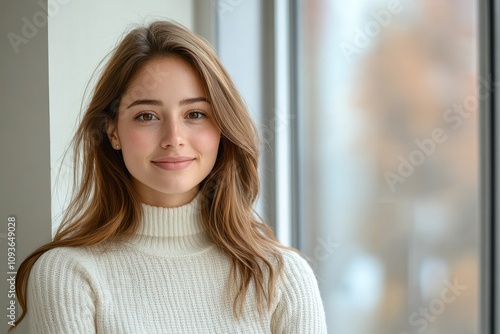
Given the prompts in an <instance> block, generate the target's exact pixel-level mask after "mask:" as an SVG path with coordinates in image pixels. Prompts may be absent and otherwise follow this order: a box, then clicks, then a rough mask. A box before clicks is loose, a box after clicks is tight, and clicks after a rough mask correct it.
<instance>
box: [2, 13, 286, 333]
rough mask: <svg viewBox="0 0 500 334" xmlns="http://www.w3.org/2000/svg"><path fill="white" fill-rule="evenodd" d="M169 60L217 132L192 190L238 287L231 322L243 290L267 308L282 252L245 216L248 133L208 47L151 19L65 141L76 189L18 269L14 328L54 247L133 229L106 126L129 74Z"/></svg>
mask: <svg viewBox="0 0 500 334" xmlns="http://www.w3.org/2000/svg"><path fill="white" fill-rule="evenodd" d="M168 55H176V56H180V57H181V58H183V59H184V60H186V61H187V62H189V63H190V64H191V65H192V66H193V68H194V69H195V70H196V71H197V73H198V75H199V76H200V78H201V79H202V82H203V83H204V85H205V89H206V91H207V94H208V98H209V100H210V103H211V104H212V108H213V110H214V116H213V117H214V122H215V124H216V126H218V127H219V128H220V130H221V133H222V137H221V141H220V146H219V152H218V157H217V161H216V163H215V166H214V168H213V170H212V171H211V172H210V174H209V175H208V176H207V177H206V178H205V180H203V182H202V183H201V184H200V190H199V191H200V192H201V194H202V196H201V197H200V198H201V199H200V208H201V209H200V215H201V220H202V223H203V225H204V227H205V229H206V231H207V233H208V234H209V236H210V237H211V239H212V240H213V241H214V242H215V243H216V245H217V246H218V247H219V248H220V249H221V250H223V251H224V252H225V253H226V254H227V255H228V256H229V258H230V259H231V262H232V266H231V272H230V276H231V278H232V280H230V281H231V282H232V284H236V287H237V289H236V291H237V293H236V295H235V298H234V302H233V312H234V316H236V317H239V316H240V315H241V314H242V312H243V305H244V301H245V298H246V294H247V291H248V288H249V286H250V284H251V283H253V285H254V287H255V293H256V299H257V304H258V311H259V313H260V314H262V312H263V310H264V309H265V308H269V307H270V305H271V303H272V301H273V298H274V296H275V292H276V288H275V285H276V280H277V278H278V276H279V274H280V273H281V271H282V269H281V268H282V266H283V258H282V256H281V253H280V251H279V248H280V247H283V246H281V245H280V244H279V243H278V242H277V241H276V239H275V237H274V234H273V232H272V230H271V229H270V228H269V226H267V225H266V224H264V223H263V222H261V220H260V219H257V218H256V217H257V216H256V214H255V212H254V210H253V204H254V202H255V200H256V198H257V194H258V191H259V179H258V172H257V162H258V143H257V141H258V137H257V134H256V130H255V126H254V124H253V122H252V120H251V118H250V116H249V114H248V112H247V110H246V107H245V104H244V103H243V100H242V98H241V96H240V94H239V93H238V91H237V90H236V87H235V85H234V83H233V82H232V81H231V79H230V78H229V76H228V74H227V72H226V70H225V69H224V67H223V66H222V64H221V63H220V61H219V59H218V57H217V56H216V54H215V52H214V51H213V50H212V49H211V47H210V46H209V45H208V44H207V43H206V42H205V41H203V40H202V39H200V38H199V37H197V36H196V35H194V34H193V33H191V32H189V31H188V30H187V29H185V28H183V27H182V26H180V25H178V24H175V23H171V22H165V21H157V22H153V23H151V24H150V25H148V26H147V27H139V28H135V29H133V30H132V31H130V32H129V33H128V34H127V35H126V36H125V37H124V39H123V40H122V41H121V43H119V44H118V46H117V47H116V48H115V50H114V51H113V53H112V54H111V57H110V59H109V61H108V63H107V65H106V66H105V67H104V69H103V71H102V74H101V76H100V78H99V80H98V82H97V85H96V87H95V89H94V92H93V94H92V99H91V101H90V103H89V106H88V107H87V108H86V112H85V113H84V115H83V117H82V120H81V123H80V125H79V127H78V129H77V131H76V134H75V136H74V138H73V142H72V145H73V150H74V164H75V168H76V170H75V174H74V178H75V182H77V183H76V186H77V187H76V191H75V194H74V196H73V199H72V201H71V203H70V204H69V207H68V209H67V210H66V212H65V215H64V217H63V223H62V224H61V226H60V227H59V229H58V232H57V234H56V235H55V237H54V239H53V241H52V242H49V243H48V244H45V245H43V246H41V247H39V248H38V249H37V250H35V251H34V252H33V253H32V254H31V255H29V256H28V258H26V260H24V261H23V263H22V264H21V266H20V267H19V270H18V273H17V278H16V292H17V298H18V301H19V305H20V306H21V307H22V309H23V312H22V314H21V316H20V317H19V319H18V320H17V321H16V325H17V324H19V323H20V322H21V321H22V320H23V318H24V317H25V315H26V313H27V311H28V309H27V300H26V298H27V296H26V294H27V286H28V279H29V275H30V271H31V268H32V267H33V265H34V264H35V262H36V261H37V259H38V258H39V257H40V256H41V255H42V254H43V253H45V252H46V251H48V250H50V249H53V248H56V247H62V246H77V247H78V246H89V245H95V244H100V243H103V242H105V241H117V240H119V239H125V238H127V237H130V236H131V235H133V234H134V232H135V231H136V230H137V228H138V225H139V223H140V219H141V216H142V211H141V203H140V200H139V196H138V194H137V193H136V191H135V190H134V188H133V186H132V183H131V180H130V176H129V173H128V171H127V169H126V167H125V164H124V162H123V158H122V156H121V154H120V153H119V152H118V151H116V150H114V149H113V148H112V146H111V143H110V141H109V139H108V137H107V135H106V130H105V125H106V122H114V121H116V118H117V113H118V112H117V110H118V104H119V101H120V97H121V96H122V94H123V93H124V92H125V90H126V88H127V85H128V84H129V83H130V81H131V79H132V78H133V76H134V75H135V74H136V73H137V72H138V71H139V70H140V69H141V68H142V67H143V66H144V64H145V63H146V62H147V61H149V60H151V59H152V58H154V57H158V56H168ZM78 166H80V168H81V170H80V169H78ZM76 180H78V181H76ZM11 329H13V327H11Z"/></svg>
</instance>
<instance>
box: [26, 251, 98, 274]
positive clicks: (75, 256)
mask: <svg viewBox="0 0 500 334" xmlns="http://www.w3.org/2000/svg"><path fill="white" fill-rule="evenodd" d="M93 262H94V261H93V256H92V251H90V250H89V249H88V248H86V247H55V248H52V249H50V250H48V251H46V252H45V253H43V254H42V255H41V256H40V257H39V258H38V259H37V260H36V262H35V264H34V265H33V267H32V268H31V274H30V275H33V276H44V275H47V274H48V275H53V274H55V273H62V272H64V271H86V268H92V267H93V266H94V265H93Z"/></svg>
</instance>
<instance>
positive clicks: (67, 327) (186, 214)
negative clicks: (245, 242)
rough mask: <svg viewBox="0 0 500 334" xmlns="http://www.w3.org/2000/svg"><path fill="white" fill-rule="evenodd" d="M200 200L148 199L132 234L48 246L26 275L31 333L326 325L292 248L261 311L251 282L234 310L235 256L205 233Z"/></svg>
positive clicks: (248, 332) (312, 283)
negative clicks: (240, 310)
mask: <svg viewBox="0 0 500 334" xmlns="http://www.w3.org/2000/svg"><path fill="white" fill-rule="evenodd" d="M198 202H199V197H196V198H195V199H194V200H193V201H192V202H191V203H189V204H186V205H184V206H181V207H177V208H158V207H152V206H148V205H144V204H143V209H144V217H143V221H142V222H141V225H140V228H139V231H138V233H137V234H136V236H135V237H134V238H132V240H130V241H128V242H126V243H120V244H112V245H108V247H106V248H103V247H102V246H99V247H98V246H92V247H85V248H83V247H60V248H55V249H52V250H50V251H48V252H46V253H45V254H43V255H42V256H41V257H40V259H39V260H38V261H37V262H36V263H35V265H34V266H33V269H32V271H31V276H30V278H29V282H28V295H27V299H28V308H29V309H28V315H29V322H30V330H31V333H32V334H45V333H46V334H59V333H60V334H79V333H81V334H84V333H85V334H90V333H102V334H127V333H130V334H141V333H175V334H178V333H189V334H195V333H224V334H226V333H244V334H252V333H304V334H315V333H326V324H325V314H324V310H323V305H322V302H321V298H320V294H319V291H318V286H317V282H316V279H315V277H314V274H313V272H312V270H311V268H310V267H309V265H308V264H307V263H306V262H305V261H304V260H303V259H302V258H301V257H300V256H299V255H297V254H295V253H293V252H289V251H283V256H284V260H285V272H284V275H283V276H282V279H281V280H279V281H278V286H277V288H278V289H277V291H278V293H277V299H276V300H275V302H274V304H273V305H272V307H271V309H270V310H269V311H268V312H266V314H265V315H264V317H263V319H262V321H261V320H260V319H259V317H258V313H257V311H256V310H257V306H256V299H255V292H254V289H253V287H252V286H251V287H250V289H249V290H248V294H247V299H246V302H245V309H244V310H245V313H244V316H243V317H242V318H240V319H236V318H235V317H234V316H233V309H232V306H233V304H232V303H233V301H234V293H235V291H234V289H233V290H232V289H230V288H229V286H230V285H229V272H230V267H231V262H230V259H229V258H228V257H227V256H226V255H225V254H224V253H223V252H222V251H220V250H219V249H218V248H217V247H216V246H215V245H214V244H213V242H211V241H210V240H209V238H208V236H207V234H206V233H204V231H203V227H202V225H201V222H200V220H199V210H198Z"/></svg>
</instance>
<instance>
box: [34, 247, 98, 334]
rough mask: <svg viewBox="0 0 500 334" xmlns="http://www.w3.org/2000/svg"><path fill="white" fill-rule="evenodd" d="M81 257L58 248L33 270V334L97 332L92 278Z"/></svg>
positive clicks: (50, 252) (43, 256)
mask: <svg viewBox="0 0 500 334" xmlns="http://www.w3.org/2000/svg"><path fill="white" fill-rule="evenodd" d="M77 254H78V253H77V251H74V250H72V249H69V248H55V249H52V250H50V251H48V252H46V253H44V254H43V255H42V256H41V257H40V258H39V259H38V260H37V262H36V263H35V265H34V266H33V268H32V269H31V273H30V277H29V280H28V292H27V303H28V315H29V324H30V326H29V327H30V332H31V333H37V334H45V333H46V334H63V333H64V334H67V333H73V334H80V333H85V334H91V333H95V332H96V329H95V324H94V314H95V306H94V302H93V293H92V289H91V286H90V284H89V281H90V280H89V275H88V273H87V272H86V270H84V268H83V266H82V265H81V263H80V261H79V260H78V256H77Z"/></svg>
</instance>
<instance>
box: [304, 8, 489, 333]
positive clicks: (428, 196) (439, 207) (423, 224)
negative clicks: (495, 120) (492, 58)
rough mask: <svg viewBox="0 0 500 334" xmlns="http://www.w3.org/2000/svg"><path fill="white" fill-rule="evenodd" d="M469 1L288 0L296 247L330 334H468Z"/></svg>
mask: <svg viewBox="0 0 500 334" xmlns="http://www.w3.org/2000/svg"><path fill="white" fill-rule="evenodd" d="M477 7H478V1H475V0H463V1H399V0H383V1H369V2H368V1H350V2H341V1H334V0H331V1H328V0H317V1H297V7H296V20H297V21H296V25H297V32H298V34H297V36H296V37H297V55H298V61H297V71H298V80H297V82H298V85H297V98H298V110H297V116H298V117H297V119H298V143H299V144H298V153H299V159H298V162H299V168H298V170H299V180H300V181H299V194H300V200H299V202H298V203H299V205H300V219H299V233H298V240H299V242H298V246H299V248H300V249H301V250H303V251H304V252H305V254H307V255H308V256H309V257H311V259H312V263H313V266H314V267H315V270H316V273H317V277H318V280H319V283H320V288H321V291H322V295H323V298H324V303H325V309H326V313H327V320H328V325H329V329H330V330H331V332H332V333H347V334H349V333H353V334H362V333H367V334H368V333H370V334H374V333H375V334H376V333H380V334H382V333H384V334H385V333H398V334H403V333H464V334H465V333H478V332H479V329H478V328H479V319H478V317H479V286H480V283H479V280H480V274H479V263H480V262H479V261H480V231H481V230H480V211H479V210H480V187H479V185H480V179H479V176H480V174H479V166H480V155H479V153H480V152H479V150H480V145H479V123H478V122H479V115H478V111H479V103H480V102H481V101H484V100H485V99H487V98H488V95H489V94H490V91H489V87H488V84H487V80H483V79H482V78H480V76H479V72H478V70H479V64H478V31H477V28H478V21H477V15H478V9H477Z"/></svg>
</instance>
